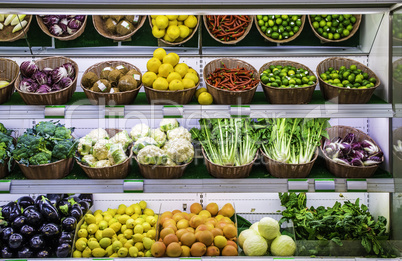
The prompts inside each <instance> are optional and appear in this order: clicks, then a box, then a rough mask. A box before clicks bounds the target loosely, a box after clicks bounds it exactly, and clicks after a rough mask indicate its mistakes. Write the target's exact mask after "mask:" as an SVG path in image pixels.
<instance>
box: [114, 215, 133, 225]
mask: <svg viewBox="0 0 402 261" xmlns="http://www.w3.org/2000/svg"><path fill="white" fill-rule="evenodd" d="M130 218H131V217H130V216H129V215H126V214H124V215H121V216H120V217H119V218H118V219H117V220H118V221H119V222H120V224H122V225H124V224H126V222H127V220H129V219H130Z"/></svg>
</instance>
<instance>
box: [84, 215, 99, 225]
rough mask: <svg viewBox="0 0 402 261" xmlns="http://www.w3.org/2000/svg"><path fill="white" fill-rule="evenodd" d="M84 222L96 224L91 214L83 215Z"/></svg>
mask: <svg viewBox="0 0 402 261" xmlns="http://www.w3.org/2000/svg"><path fill="white" fill-rule="evenodd" d="M84 217H85V222H87V224H96V218H95V216H94V215H92V214H85V216H84Z"/></svg>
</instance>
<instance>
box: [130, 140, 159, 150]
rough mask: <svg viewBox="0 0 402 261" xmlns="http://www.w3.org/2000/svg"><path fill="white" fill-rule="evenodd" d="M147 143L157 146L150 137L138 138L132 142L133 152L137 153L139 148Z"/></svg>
mask: <svg viewBox="0 0 402 261" xmlns="http://www.w3.org/2000/svg"><path fill="white" fill-rule="evenodd" d="M149 145H154V146H158V143H157V142H156V141H155V140H154V139H153V138H151V137H143V138H139V139H138V140H137V141H136V142H134V145H133V152H134V153H135V154H138V152H139V151H140V150H142V149H143V148H144V147H146V146H149Z"/></svg>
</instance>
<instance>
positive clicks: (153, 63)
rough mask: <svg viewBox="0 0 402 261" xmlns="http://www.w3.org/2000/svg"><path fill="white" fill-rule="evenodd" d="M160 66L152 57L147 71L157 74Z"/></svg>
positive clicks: (157, 60)
mask: <svg viewBox="0 0 402 261" xmlns="http://www.w3.org/2000/svg"><path fill="white" fill-rule="evenodd" d="M161 64H162V63H161V61H159V59H158V58H154V57H153V58H151V59H149V61H148V62H147V70H148V71H149V72H154V73H157V72H158V69H159V66H161ZM124 211H125V209H124Z"/></svg>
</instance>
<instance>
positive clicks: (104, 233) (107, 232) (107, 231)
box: [102, 227, 116, 238]
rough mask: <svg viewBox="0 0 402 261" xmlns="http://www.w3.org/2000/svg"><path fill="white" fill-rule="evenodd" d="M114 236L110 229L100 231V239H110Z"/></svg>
mask: <svg viewBox="0 0 402 261" xmlns="http://www.w3.org/2000/svg"><path fill="white" fill-rule="evenodd" d="M115 234H116V232H115V231H114V230H113V229H112V228H110V227H108V228H106V229H105V230H103V231H102V237H108V238H112V237H113V236H114V235H115Z"/></svg>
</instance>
